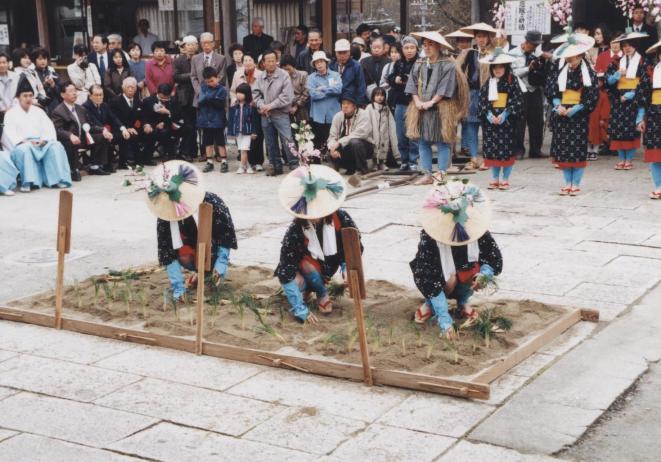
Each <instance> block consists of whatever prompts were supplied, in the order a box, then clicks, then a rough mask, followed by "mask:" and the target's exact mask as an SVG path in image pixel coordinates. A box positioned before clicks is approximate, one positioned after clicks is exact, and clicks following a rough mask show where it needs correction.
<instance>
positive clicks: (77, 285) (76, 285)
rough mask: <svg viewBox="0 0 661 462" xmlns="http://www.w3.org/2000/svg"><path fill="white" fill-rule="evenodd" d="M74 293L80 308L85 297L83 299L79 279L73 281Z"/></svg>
mask: <svg viewBox="0 0 661 462" xmlns="http://www.w3.org/2000/svg"><path fill="white" fill-rule="evenodd" d="M73 293H74V295H75V297H76V305H77V306H78V309H80V308H82V307H83V299H82V294H81V293H80V283H79V282H78V280H77V279H74V281H73Z"/></svg>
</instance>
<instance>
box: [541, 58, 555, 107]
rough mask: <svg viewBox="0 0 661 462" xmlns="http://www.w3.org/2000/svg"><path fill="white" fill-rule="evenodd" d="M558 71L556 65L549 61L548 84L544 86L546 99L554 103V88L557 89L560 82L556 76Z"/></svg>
mask: <svg viewBox="0 0 661 462" xmlns="http://www.w3.org/2000/svg"><path fill="white" fill-rule="evenodd" d="M556 72H557V70H556V67H555V64H554V63H553V61H550V60H549V61H547V62H546V76H547V77H546V83H545V84H544V96H546V99H547V100H549V101H553V97H552V96H551V95H552V94H553V88H554V87H555V84H556V82H557V80H558V76H557V74H556Z"/></svg>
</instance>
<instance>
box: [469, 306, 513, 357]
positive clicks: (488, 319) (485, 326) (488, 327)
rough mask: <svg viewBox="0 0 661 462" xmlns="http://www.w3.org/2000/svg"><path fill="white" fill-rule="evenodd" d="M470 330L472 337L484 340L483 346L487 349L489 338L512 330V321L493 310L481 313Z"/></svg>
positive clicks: (489, 343)
mask: <svg viewBox="0 0 661 462" xmlns="http://www.w3.org/2000/svg"><path fill="white" fill-rule="evenodd" d="M470 328H471V329H472V330H473V335H475V336H476V337H478V338H481V339H483V340H484V345H485V346H486V347H487V348H489V346H490V345H491V338H492V337H493V336H494V335H497V334H499V333H502V332H507V331H509V330H510V329H512V320H511V319H509V318H507V317H505V316H501V315H500V314H498V311H497V310H496V309H495V308H492V309H487V310H484V311H482V312H481V313H480V314H479V315H478V317H477V319H476V320H475V322H474V323H473V325H472V326H470Z"/></svg>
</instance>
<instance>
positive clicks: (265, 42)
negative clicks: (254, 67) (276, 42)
mask: <svg viewBox="0 0 661 462" xmlns="http://www.w3.org/2000/svg"><path fill="white" fill-rule="evenodd" d="M272 42H273V37H271V36H270V35H267V34H262V35H260V36H259V37H257V36H256V35H255V34H252V33H251V34H248V35H246V36H245V37H243V52H244V53H246V54H248V55H250V56H252V57H253V58H254V60H255V62H257V58H258V57H259V55H261V54H262V53H264V52H265V51H266V50H268V49H269V47H270V46H271V43H272Z"/></svg>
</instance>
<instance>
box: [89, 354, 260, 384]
mask: <svg viewBox="0 0 661 462" xmlns="http://www.w3.org/2000/svg"><path fill="white" fill-rule="evenodd" d="M96 365H97V366H99V367H103V368H106V369H112V370H116V371H123V372H129V373H131V374H137V375H142V376H146V377H152V378H157V379H163V380H169V381H172V382H179V383H184V384H187V385H193V386H197V387H203V388H210V389H212V390H225V389H227V388H229V387H231V386H232V385H235V384H237V383H239V382H242V381H243V380H246V379H248V378H249V377H252V376H253V375H255V374H257V373H259V372H261V371H263V370H264V369H265V368H263V367H260V366H256V365H253V364H247V363H242V362H237V361H228V360H224V359H220V358H212V357H210V356H197V355H194V354H191V353H187V352H183V351H175V350H169V349H166V348H155V347H138V348H135V349H132V350H129V351H125V352H123V353H120V354H118V355H115V356H112V357H110V358H107V359H105V360H103V361H100V362H98V363H96Z"/></svg>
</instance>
